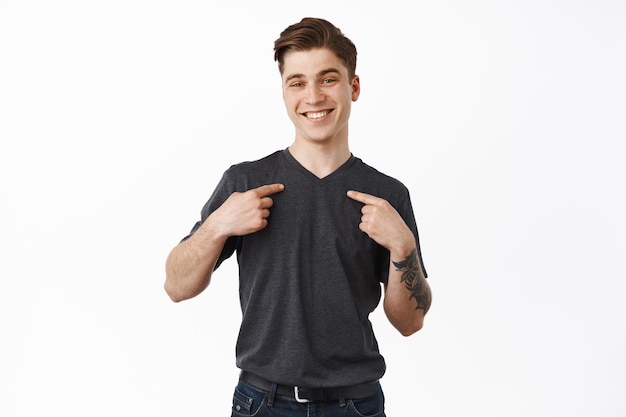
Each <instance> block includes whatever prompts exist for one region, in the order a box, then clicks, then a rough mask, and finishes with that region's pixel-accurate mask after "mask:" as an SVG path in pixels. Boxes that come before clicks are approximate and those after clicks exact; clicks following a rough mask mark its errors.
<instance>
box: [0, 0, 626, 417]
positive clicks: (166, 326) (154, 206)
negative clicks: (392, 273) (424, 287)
mask: <svg viewBox="0 0 626 417" xmlns="http://www.w3.org/2000/svg"><path fill="white" fill-rule="evenodd" d="M305 3H307V2H305ZM308 3H311V4H310V5H305V4H302V2H292V1H285V2H278V1H258V2H257V1H251V0H250V1H228V2H226V1H212V2H210V1H191V0H182V1H165V0H162V1H147V0H146V1H140V0H130V1H93V0H91V1H78V0H76V1H69V0H60V1H54V2H52V1H28V0H26V1H5V0H0V61H1V65H0V138H1V148H0V181H1V183H0V184H1V190H0V191H1V192H0V257H1V258H0V279H1V285H0V331H1V335H2V342H1V344H0V353H1V354H0V415H2V416H4V417H18V416H19V417H21V416H33V417H34V416H41V415H55V416H56V415H58V416H61V415H63V416H81V417H82V416H90V417H92V416H93V417H95V416H111V415H113V416H165V417H170V416H212V417H213V416H216V417H217V416H226V415H229V413H230V411H229V409H230V401H231V395H232V390H233V388H234V385H235V382H236V376H237V370H236V368H235V365H234V344H235V339H236V335H237V330H238V328H237V327H238V322H239V319H240V310H239V305H238V298H237V297H238V296H237V283H236V281H237V280H236V264H235V261H234V259H231V260H229V261H228V262H227V263H225V264H224V265H223V267H222V268H221V269H220V270H219V272H218V273H216V275H215V276H214V280H213V283H212V284H211V287H210V288H209V290H207V291H206V292H204V293H203V294H201V295H200V296H198V297H197V298H195V299H192V300H189V301H186V302H183V303H180V304H175V303H172V302H171V301H169V299H168V298H167V296H166V294H165V292H164V291H163V289H162V285H163V281H164V262H165V258H166V256H167V254H168V252H169V250H170V249H171V248H172V247H173V246H174V245H175V244H176V243H177V242H178V241H179V240H180V239H181V238H182V237H183V236H184V235H185V234H186V233H187V232H188V231H189V229H190V228H191V226H192V225H193V223H194V222H195V221H196V220H197V219H198V216H199V212H200V208H201V206H202V205H203V204H204V202H205V200H206V199H207V198H208V196H209V194H210V192H211V191H212V190H213V187H214V186H215V185H216V183H217V181H218V180H219V177H220V176H221V174H222V172H223V171H224V170H225V169H226V168H227V167H228V166H229V165H231V164H232V163H236V162H240V161H243V160H249V159H256V158H258V157H261V156H264V155H266V154H268V153H270V152H272V151H274V150H278V149H282V148H284V147H286V146H288V145H289V144H290V143H291V140H292V138H293V128H292V126H291V123H290V121H289V119H288V118H287V116H286V114H285V111H284V107H283V104H282V99H281V91H280V78H279V75H278V71H277V69H276V65H275V63H274V62H273V59H272V58H273V51H272V47H273V42H274V40H275V39H276V38H277V37H278V35H279V33H280V31H282V29H284V28H285V27H286V26H288V25H289V24H291V23H295V22H296V21H298V20H300V18H302V17H304V16H317V17H325V18H327V19H329V20H331V21H332V22H333V23H335V24H336V25H337V26H339V27H340V28H341V29H342V30H343V31H344V32H345V33H346V34H347V35H348V36H349V37H350V38H351V39H352V40H353V41H354V42H355V43H356V45H357V48H358V50H359V62H358V67H357V72H358V74H360V76H361V84H362V94H361V98H360V99H359V101H358V102H356V103H355V104H354V106H353V118H352V124H351V145H352V150H353V152H354V153H355V155H357V156H359V157H361V158H362V159H363V160H364V161H365V162H367V163H369V164H371V165H373V166H375V167H377V168H379V169H380V170H382V171H383V172H386V173H388V174H390V175H393V176H395V177H397V178H398V179H400V180H402V181H403V182H404V183H405V184H406V185H407V186H408V187H409V188H410V190H411V193H412V197H413V202H414V206H415V212H416V216H417V219H418V226H419V228H420V234H421V239H422V246H423V255H424V259H425V264H426V267H427V269H428V272H429V273H430V278H429V279H430V284H431V286H432V289H433V293H434V302H433V307H432V309H431V312H430V313H429V315H428V317H427V320H426V325H425V327H424V329H423V330H422V331H420V332H419V333H417V334H416V335H414V336H412V337H410V338H403V337H402V336H400V335H399V334H398V333H397V332H396V331H395V330H393V329H392V328H391V325H390V324H389V323H388V322H387V321H386V320H385V319H384V317H383V316H382V314H381V313H380V309H379V310H377V311H376V312H375V314H374V315H373V316H372V320H373V321H374V325H375V329H376V331H377V335H378V339H379V343H380V347H381V350H382V352H383V354H384V355H385V357H386V359H387V362H388V372H387V374H386V375H385V377H384V378H383V387H384V389H385V392H386V396H387V411H388V415H389V416H391V417H400V416H429V417H435V416H437V417H450V416H462V415H481V416H493V417H495V416H498V417H500V416H507V417H514V416H520V417H528V416H545V417H553V416H570V417H571V416H576V417H577V416H602V417H623V416H625V415H626V399H625V397H624V392H626V377H625V375H626V357H625V355H624V352H626V279H625V278H626V261H625V259H626V191H625V188H626V181H625V178H626V172H625V171H626V169H625V168H624V166H625V164H624V157H625V156H626V155H625V150H626V145H625V140H626V123H625V117H624V116H625V115H626V58H625V57H626V55H625V51H626V29H624V22H626V5H625V3H624V2H621V1H617V0H615V1H609V0H588V1H582V0H579V1H576V0H572V1H565V0H563V1H557V0H542V1H539V0H531V1H495V0H492V1H488V0H478V1H471V2H470V1H464V0H448V1H445V0H441V1H414V2H408V1H406V2H397V1H384V2H369V3H368V2H362V1H343V2H340V1H315V2H308Z"/></svg>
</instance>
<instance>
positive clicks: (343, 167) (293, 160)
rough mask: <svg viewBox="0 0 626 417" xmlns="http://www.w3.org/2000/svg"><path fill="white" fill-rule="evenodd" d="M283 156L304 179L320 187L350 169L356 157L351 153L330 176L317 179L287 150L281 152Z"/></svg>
mask: <svg viewBox="0 0 626 417" xmlns="http://www.w3.org/2000/svg"><path fill="white" fill-rule="evenodd" d="M283 155H285V158H287V162H288V163H289V164H290V165H291V166H292V167H293V168H294V169H295V170H296V171H298V172H299V173H300V174H301V175H303V176H304V177H306V178H308V179H309V180H310V181H313V182H315V183H317V184H320V185H322V184H326V183H327V182H329V181H332V180H333V178H336V177H337V176H339V175H341V173H343V172H344V171H346V170H348V169H350V167H351V166H352V165H353V164H354V162H355V161H356V157H355V156H354V155H353V154H352V153H350V158H348V160H347V161H346V162H344V163H343V164H342V165H340V166H339V167H338V168H337V169H336V170H334V171H333V172H331V173H330V174H328V175H326V176H325V177H323V178H319V177H318V176H317V175H315V174H314V173H312V172H311V171H309V170H308V169H306V168H305V167H304V166H303V165H302V164H301V163H300V162H298V160H297V159H296V158H294V157H293V155H292V154H291V152H289V148H285V149H284V150H283Z"/></svg>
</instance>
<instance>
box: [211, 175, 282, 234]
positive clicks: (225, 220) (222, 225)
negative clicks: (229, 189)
mask: <svg viewBox="0 0 626 417" xmlns="http://www.w3.org/2000/svg"><path fill="white" fill-rule="evenodd" d="M284 189H285V186H284V185H283V184H267V185H262V186H260V187H258V188H253V189H251V190H248V191H246V192H243V193H241V192H235V193H232V194H231V195H230V197H228V199H226V201H225V202H224V203H223V204H222V205H221V206H220V207H219V208H218V209H217V210H215V211H214V212H213V214H212V215H211V217H212V218H211V223H212V224H213V225H214V227H216V228H218V229H219V230H220V231H221V233H223V234H224V235H225V236H243V235H247V234H250V233H254V232H258V231H259V230H261V229H264V228H265V227H266V226H267V218H268V217H269V215H270V210H269V209H270V207H272V205H273V204H274V201H273V200H272V199H271V198H270V197H269V196H270V195H272V194H276V193H279V192H281V191H283V190H284Z"/></svg>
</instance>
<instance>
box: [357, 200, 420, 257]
mask: <svg viewBox="0 0 626 417" xmlns="http://www.w3.org/2000/svg"><path fill="white" fill-rule="evenodd" d="M348 197H349V198H351V199H353V200H355V201H358V202H360V203H363V204H364V206H363V208H362V209H361V213H362V216H361V223H360V224H359V229H361V231H363V232H364V233H366V234H367V235H368V236H369V237H370V238H371V239H373V240H374V241H375V242H376V243H378V244H379V245H381V246H383V247H385V248H387V249H388V250H389V251H390V252H397V253H400V252H406V253H404V254H403V255H402V256H406V255H407V254H408V253H409V252H410V251H411V250H412V249H413V248H415V237H414V236H413V233H412V232H411V230H410V229H409V227H408V226H407V225H406V223H405V222H404V219H402V217H401V216H400V214H398V212H397V211H396V209H395V208H393V206H392V205H391V204H389V202H388V201H387V200H385V199H383V198H380V197H376V196H373V195H370V194H366V193H361V192H358V191H352V190H350V191H348Z"/></svg>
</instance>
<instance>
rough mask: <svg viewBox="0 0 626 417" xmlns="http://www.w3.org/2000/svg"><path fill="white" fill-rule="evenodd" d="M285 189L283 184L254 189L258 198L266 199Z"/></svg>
mask: <svg viewBox="0 0 626 417" xmlns="http://www.w3.org/2000/svg"><path fill="white" fill-rule="evenodd" d="M284 189H285V186H284V185H283V184H266V185H262V186H260V187H257V188H255V189H254V190H255V191H256V192H257V194H258V195H259V197H267V196H269V195H272V194H276V193H279V192H281V191H283V190H284Z"/></svg>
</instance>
